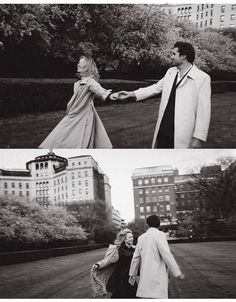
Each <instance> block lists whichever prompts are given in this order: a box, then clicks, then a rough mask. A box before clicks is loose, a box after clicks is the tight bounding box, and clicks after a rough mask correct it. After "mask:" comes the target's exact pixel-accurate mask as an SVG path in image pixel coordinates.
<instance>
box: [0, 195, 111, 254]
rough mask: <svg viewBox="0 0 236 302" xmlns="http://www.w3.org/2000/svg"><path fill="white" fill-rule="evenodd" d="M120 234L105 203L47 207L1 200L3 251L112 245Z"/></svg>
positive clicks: (0, 247) (18, 201) (21, 199)
mask: <svg viewBox="0 0 236 302" xmlns="http://www.w3.org/2000/svg"><path fill="white" fill-rule="evenodd" d="M116 233H117V230H116V229H115V228H114V227H113V226H112V225H111V222H110V220H109V219H108V212H107V210H106V207H105V205H104V204H103V203H101V202H97V203H96V204H95V205H94V206H91V205H90V206H84V207H81V206H79V205H78V204H73V203H72V204H68V205H67V207H65V208H62V207H48V208H44V207H42V206H40V205H39V204H38V203H37V202H35V201H31V202H27V201H26V200H25V199H24V198H16V197H15V198H6V197H1V198H0V242H1V246H0V251H6V250H20V249H41V248H49V247H59V246H69V245H82V244H89V243H108V242H112V241H113V240H114V238H115V236H116Z"/></svg>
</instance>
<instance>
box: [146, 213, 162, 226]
mask: <svg viewBox="0 0 236 302" xmlns="http://www.w3.org/2000/svg"><path fill="white" fill-rule="evenodd" d="M147 224H148V225H149V227H153V228H159V226H160V219H159V217H158V216H157V215H151V216H148V218H147Z"/></svg>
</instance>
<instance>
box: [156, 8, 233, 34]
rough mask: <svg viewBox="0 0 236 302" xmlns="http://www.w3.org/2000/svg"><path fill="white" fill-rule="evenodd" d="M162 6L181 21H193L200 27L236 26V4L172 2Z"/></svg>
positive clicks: (168, 13) (164, 10)
mask: <svg viewBox="0 0 236 302" xmlns="http://www.w3.org/2000/svg"><path fill="white" fill-rule="evenodd" d="M160 8H161V10H162V11H163V12H164V13H166V14H167V15H173V16H176V18H177V19H178V20H180V21H184V20H189V21H191V22H193V23H194V24H195V26H196V28H199V29H206V28H218V29H220V28H227V27H236V4H224V3H222V4H216V3H211V4H210V3H209V4H207V3H202V4H200V3H199V4H198V3H191V4H170V5H161V6H160Z"/></svg>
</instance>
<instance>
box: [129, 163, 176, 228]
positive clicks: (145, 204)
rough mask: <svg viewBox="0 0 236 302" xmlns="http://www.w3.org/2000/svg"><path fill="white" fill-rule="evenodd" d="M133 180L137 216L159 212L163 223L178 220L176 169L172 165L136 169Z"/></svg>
mask: <svg viewBox="0 0 236 302" xmlns="http://www.w3.org/2000/svg"><path fill="white" fill-rule="evenodd" d="M132 181H133V194H134V210H135V218H137V219H140V218H141V219H142V218H146V217H147V216H149V215H152V214H157V215H158V216H159V217H160V219H161V222H162V223H163V222H165V221H172V222H174V221H175V220H176V218H177V215H176V203H175V185H174V170H173V168H172V167H171V166H158V167H147V168H139V169H135V170H134V171H133V175H132Z"/></svg>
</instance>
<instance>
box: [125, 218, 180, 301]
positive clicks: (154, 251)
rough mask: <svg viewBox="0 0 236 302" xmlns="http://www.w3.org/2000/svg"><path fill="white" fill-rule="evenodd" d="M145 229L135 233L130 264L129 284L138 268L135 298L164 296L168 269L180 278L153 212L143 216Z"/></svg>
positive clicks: (159, 297) (166, 290) (166, 291)
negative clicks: (138, 233)
mask: <svg viewBox="0 0 236 302" xmlns="http://www.w3.org/2000/svg"><path fill="white" fill-rule="evenodd" d="M147 224H148V225H149V229H148V230H147V231H146V233H144V234H143V235H141V236H139V238H138V243H137V245H136V249H135V252H134V255H133V259H132V262H131V265H130V271H129V275H130V279H129V281H130V284H134V282H135V278H136V276H137V275H138V271H139V269H140V279H139V284H138V290H137V297H140V298H158V299H166V298H168V270H170V271H171V273H172V274H173V275H174V276H175V277H178V278H180V279H183V278H184V275H183V274H182V273H181V271H180V269H179V267H178V265H177V263H176V261H175V259H174V257H173V255H172V254H171V252H170V249H169V246H168V242H167V239H166V235H165V233H163V232H161V231H159V230H158V227H159V226H160V220H159V218H158V217H157V216H156V215H152V216H149V217H148V218H147Z"/></svg>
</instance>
